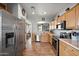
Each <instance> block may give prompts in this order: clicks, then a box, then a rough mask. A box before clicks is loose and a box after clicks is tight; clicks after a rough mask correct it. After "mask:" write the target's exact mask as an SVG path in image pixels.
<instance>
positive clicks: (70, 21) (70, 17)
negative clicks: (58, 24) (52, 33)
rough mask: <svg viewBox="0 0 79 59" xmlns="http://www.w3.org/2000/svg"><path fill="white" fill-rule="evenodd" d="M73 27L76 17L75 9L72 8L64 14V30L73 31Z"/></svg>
mask: <svg viewBox="0 0 79 59" xmlns="http://www.w3.org/2000/svg"><path fill="white" fill-rule="evenodd" d="M75 27H76V15H75V8H73V9H71V10H70V11H68V12H67V13H66V28H67V29H75Z"/></svg>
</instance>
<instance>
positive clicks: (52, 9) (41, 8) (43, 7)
mask: <svg viewBox="0 0 79 59" xmlns="http://www.w3.org/2000/svg"><path fill="white" fill-rule="evenodd" d="M22 5H23V7H24V8H25V10H26V12H27V14H28V19H30V20H33V19H34V20H37V19H41V18H42V17H45V18H46V19H47V20H51V19H52V18H53V17H55V16H56V15H57V13H60V12H62V11H64V10H65V9H66V8H68V7H71V6H73V5H74V3H23V4H22ZM32 6H34V7H35V10H36V14H34V15H33V14H32V9H31V7H32ZM42 12H47V14H45V15H43V14H41V13H42Z"/></svg>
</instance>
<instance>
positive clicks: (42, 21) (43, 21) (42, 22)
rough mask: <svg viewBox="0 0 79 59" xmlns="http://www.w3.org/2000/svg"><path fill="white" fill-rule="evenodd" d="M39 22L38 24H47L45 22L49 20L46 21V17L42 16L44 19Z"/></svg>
mask: <svg viewBox="0 0 79 59" xmlns="http://www.w3.org/2000/svg"><path fill="white" fill-rule="evenodd" d="M37 23H38V24H45V23H49V22H47V21H45V18H42V20H41V21H39V22H37Z"/></svg>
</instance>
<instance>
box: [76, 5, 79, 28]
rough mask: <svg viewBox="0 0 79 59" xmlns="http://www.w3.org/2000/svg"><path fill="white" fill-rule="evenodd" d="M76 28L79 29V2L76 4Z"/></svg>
mask: <svg viewBox="0 0 79 59" xmlns="http://www.w3.org/2000/svg"><path fill="white" fill-rule="evenodd" d="M76 29H79V4H78V5H77V6H76Z"/></svg>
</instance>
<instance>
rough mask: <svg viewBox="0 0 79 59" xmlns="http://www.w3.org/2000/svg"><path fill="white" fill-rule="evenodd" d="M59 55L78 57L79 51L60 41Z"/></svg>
mask: <svg viewBox="0 0 79 59" xmlns="http://www.w3.org/2000/svg"><path fill="white" fill-rule="evenodd" d="M59 44H60V45H59V55H60V56H79V50H77V49H75V48H73V47H72V46H70V45H68V44H66V43H64V42H62V41H60V43H59Z"/></svg>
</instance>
